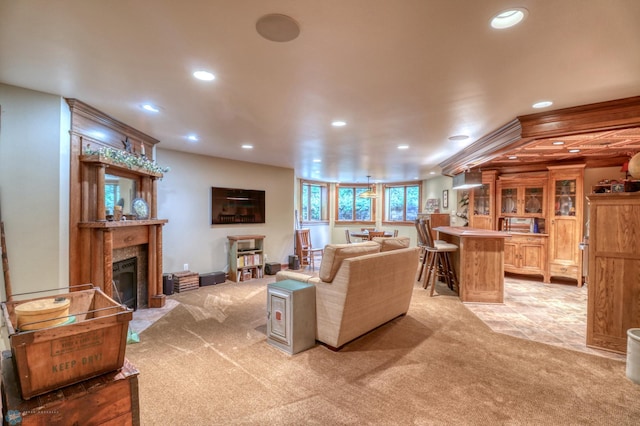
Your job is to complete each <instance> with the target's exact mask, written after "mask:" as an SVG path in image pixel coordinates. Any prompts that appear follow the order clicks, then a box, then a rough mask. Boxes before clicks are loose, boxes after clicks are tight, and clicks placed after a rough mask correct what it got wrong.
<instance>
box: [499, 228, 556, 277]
mask: <svg viewBox="0 0 640 426" xmlns="http://www.w3.org/2000/svg"><path fill="white" fill-rule="evenodd" d="M504 270H505V271H506V272H512V273H517V274H527V275H542V277H543V279H544V282H549V277H548V275H547V236H546V235H540V234H527V235H523V234H511V238H508V239H505V241H504Z"/></svg>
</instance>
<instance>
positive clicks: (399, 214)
mask: <svg viewBox="0 0 640 426" xmlns="http://www.w3.org/2000/svg"><path fill="white" fill-rule="evenodd" d="M419 210H420V186H419V185H400V186H388V187H386V188H385V221H387V222H407V221H414V220H416V219H417V217H418V212H419Z"/></svg>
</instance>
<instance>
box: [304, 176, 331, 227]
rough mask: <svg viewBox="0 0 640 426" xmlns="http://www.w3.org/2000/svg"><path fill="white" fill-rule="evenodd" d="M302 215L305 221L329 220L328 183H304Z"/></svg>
mask: <svg viewBox="0 0 640 426" xmlns="http://www.w3.org/2000/svg"><path fill="white" fill-rule="evenodd" d="M301 188H302V194H301V197H300V199H301V217H302V221H303V222H314V221H323V220H328V217H327V203H328V194H327V192H328V191H327V185H326V184H313V183H306V182H303V183H302V187H301Z"/></svg>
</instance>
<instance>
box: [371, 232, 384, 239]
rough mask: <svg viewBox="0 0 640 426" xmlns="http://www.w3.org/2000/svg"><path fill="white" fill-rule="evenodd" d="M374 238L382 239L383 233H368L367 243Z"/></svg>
mask: <svg viewBox="0 0 640 426" xmlns="http://www.w3.org/2000/svg"><path fill="white" fill-rule="evenodd" d="M376 237H384V231H369V241H371V240H373V239H374V238H376Z"/></svg>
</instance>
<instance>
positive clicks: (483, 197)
mask: <svg viewBox="0 0 640 426" xmlns="http://www.w3.org/2000/svg"><path fill="white" fill-rule="evenodd" d="M496 175H497V172H496V171H495V170H486V171H483V172H482V185H481V186H478V187H475V188H472V189H471V190H470V193H469V195H470V197H469V198H470V199H469V204H470V206H471V211H470V215H469V222H470V223H469V226H470V227H472V228H478V229H494V226H495V197H494V191H495V182H496Z"/></svg>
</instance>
